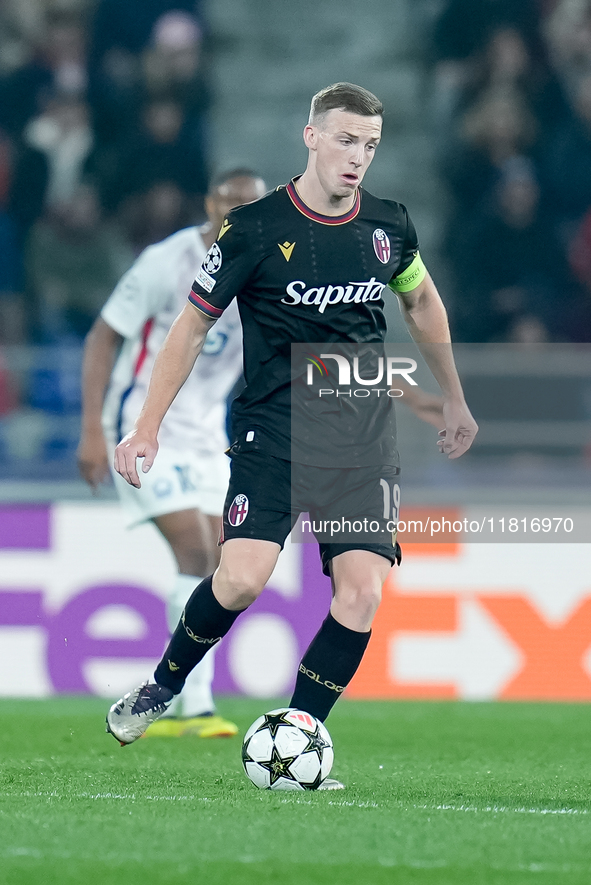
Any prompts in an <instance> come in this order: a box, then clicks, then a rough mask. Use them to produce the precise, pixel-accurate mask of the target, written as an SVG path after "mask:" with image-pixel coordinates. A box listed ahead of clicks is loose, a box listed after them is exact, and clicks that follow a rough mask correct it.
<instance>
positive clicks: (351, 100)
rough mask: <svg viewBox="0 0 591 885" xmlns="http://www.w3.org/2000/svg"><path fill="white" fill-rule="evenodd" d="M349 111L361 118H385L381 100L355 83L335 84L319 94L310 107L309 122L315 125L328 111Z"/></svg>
mask: <svg viewBox="0 0 591 885" xmlns="http://www.w3.org/2000/svg"><path fill="white" fill-rule="evenodd" d="M332 110H339V111H348V112H349V113H350V114H359V116H360V117H383V116H384V106H383V104H382V102H381V101H380V100H379V98H376V96H375V95H374V94H373V92H369V90H367V89H364V88H363V86H356V85H355V84H354V83H333V84H332V86H327V87H326V88H325V89H321V90H320V92H317V93H316V95H315V96H314V97H313V99H312V104H311V105H310V116H309V118H308V122H309V123H310V124H312V123H315V122H316V121H317V120H318V118H319V117H321V116H322V115H323V114H326V113H327V112H328V111H332Z"/></svg>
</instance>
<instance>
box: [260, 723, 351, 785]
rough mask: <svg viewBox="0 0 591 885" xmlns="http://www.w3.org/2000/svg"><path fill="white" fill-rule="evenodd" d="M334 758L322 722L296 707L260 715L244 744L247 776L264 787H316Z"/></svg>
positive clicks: (328, 769) (328, 771) (330, 741)
mask: <svg viewBox="0 0 591 885" xmlns="http://www.w3.org/2000/svg"><path fill="white" fill-rule="evenodd" d="M333 760H334V750H333V746H332V739H331V737H330V735H329V733H328V731H327V730H326V727H325V726H324V725H323V723H322V722H320V720H318V719H315V718H314V716H310V714H309V713H304V711H303V710H295V709H294V708H293V707H282V708H281V709H279V710H271V712H270V713H265V714H264V715H263V716H259V718H258V719H257V720H256V721H255V722H253V723H252V725H251V726H250V728H249V729H248V731H247V732H246V734H245V736H244V742H243V744H242V764H243V765H244V770H245V772H246V775H247V777H249V778H250V780H251V781H252V782H253V784H254V785H255V786H256V787H259V789H261V790H317V789H318V787H319V786H320V784H321V783H322V782H323V780H324V779H325V778H326V777H328V775H329V774H330V770H331V768H332V763H333Z"/></svg>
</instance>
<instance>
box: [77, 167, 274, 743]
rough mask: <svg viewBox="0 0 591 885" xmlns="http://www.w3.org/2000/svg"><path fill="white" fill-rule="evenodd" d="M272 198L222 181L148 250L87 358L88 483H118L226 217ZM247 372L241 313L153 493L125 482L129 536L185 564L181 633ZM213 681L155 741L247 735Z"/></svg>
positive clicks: (84, 454) (200, 685)
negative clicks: (150, 391) (230, 418)
mask: <svg viewBox="0 0 591 885" xmlns="http://www.w3.org/2000/svg"><path fill="white" fill-rule="evenodd" d="M264 193H265V184H264V182H263V181H262V179H261V178H259V177H258V176H257V175H255V174H253V173H252V172H250V171H249V170H245V169H236V170H234V171H232V172H229V173H226V174H225V175H222V176H220V177H218V178H217V179H216V180H214V182H213V184H212V186H211V188H210V190H209V193H208V195H207V197H206V201H205V207H206V211H207V216H208V219H209V221H208V223H207V224H205V225H203V226H202V227H190V228H187V229H186V230H182V231H179V232H178V233H176V234H173V235H172V236H171V237H168V238H167V239H166V240H164V241H163V242H161V243H157V244H156V245H154V246H150V247H148V248H147V249H146V250H145V251H144V252H143V253H142V254H141V255H140V256H139V258H138V259H137V261H136V262H135V264H134V265H133V267H132V268H131V269H130V270H129V271H128V272H127V273H126V274H125V275H124V276H123V278H122V279H121V281H120V282H119V284H118V285H117V287H116V288H115V290H114V292H113V293H112V295H111V297H110V298H109V300H108V301H107V303H106V304H105V306H104V307H103V310H102V312H101V315H100V317H99V318H98V319H97V320H96V322H95V323H94V326H93V327H92V329H91V330H90V332H89V334H88V337H87V340H86V344H85V349H84V370H83V416H82V435H81V439H80V445H79V449H78V464H79V468H80V472H81V474H82V476H83V477H84V479H85V480H86V481H87V482H88V483H89V485H91V486H92V488H93V489H95V488H96V487H97V486H98V484H99V483H100V482H101V481H102V480H104V479H105V477H106V476H107V475H108V473H109V463H112V453H113V450H114V449H115V446H116V444H117V443H118V442H119V440H120V439H121V438H122V436H124V435H125V434H126V433H128V432H129V431H130V430H131V428H132V427H133V422H134V421H135V419H136V418H137V416H138V413H139V411H140V408H141V405H142V403H143V401H144V399H145V395H146V390H147V386H148V380H149V378H150V374H151V371H152V366H153V364H154V359H155V357H156V354H157V353H158V350H159V348H160V346H161V344H162V342H163V341H164V338H165V337H166V334H167V332H168V330H169V328H170V326H171V324H172V322H173V320H174V319H175V317H176V316H177V314H179V313H180V311H181V310H182V309H183V307H184V305H185V304H186V300H187V292H188V291H189V289H190V287H191V283H192V282H193V280H194V278H195V275H196V273H197V271H198V270H199V267H200V265H201V263H202V261H203V259H204V258H205V255H206V253H207V251H208V249H209V248H210V246H211V245H212V244H213V242H214V241H215V238H216V236H217V233H218V231H219V230H220V227H221V224H222V221H223V219H224V216H225V215H226V214H227V213H228V212H229V211H230V210H231V209H233V208H234V207H235V206H239V205H241V204H243V203H250V202H251V201H253V200H256V199H258V198H259V197H261V196H263V194H264ZM118 351H120V352H119V357H118V359H117V362H116V364H115V367H114V369H113V364H114V363H115V357H116V355H117V353H118ZM241 371H242V330H241V326H240V318H239V316H238V308H237V306H236V302H234V303H233V304H232V306H231V307H230V308H229V310H227V311H226V313H225V314H224V317H223V319H222V321H221V322H220V323H218V324H217V325H216V327H215V329H211V331H210V332H209V334H208V336H207V341H206V342H205V344H204V347H203V350H202V355H201V357H200V359H199V360H198V361H197V363H196V365H195V368H194V370H193V372H192V373H191V375H190V376H189V378H188V379H187V381H186V383H185V385H184V387H183V388H182V390H180V391H179V394H178V396H177V397H176V399H175V401H174V403H173V404H172V406H171V408H170V410H169V412H168V414H167V416H166V419H165V420H164V421H163V423H162V426H161V428H160V433H159V440H160V457H159V458H158V464H157V466H156V468H155V469H154V470H153V471H152V472H151V473H150V476H149V477H146V482H145V483H143V485H142V488H141V489H135V488H133V487H132V486H130V485H128V483H126V482H125V481H124V480H123V479H122V478H121V477H120V476H119V474H117V473H115V472H114V471H113V474H114V479H115V486H116V489H117V493H118V495H119V498H120V500H121V503H122V505H123V508H124V511H125V515H126V518H127V523H128V526H129V527H131V526H134V525H138V524H139V523H142V522H145V521H147V520H151V521H152V522H153V523H154V525H155V526H156V528H157V529H158V530H159V531H160V533H161V534H162V535H163V537H164V538H165V539H166V540H167V541H168V543H169V544H170V547H171V549H172V552H173V554H174V556H175V559H176V563H177V567H178V575H177V578H176V582H175V584H174V587H173V588H172V590H171V593H170V595H169V597H168V600H167V620H168V623H169V626H170V629H171V631H172V630H174V628H175V627H176V624H177V622H178V620H179V617H180V616H181V612H182V610H183V608H184V605H185V603H186V601H187V599H188V598H189V596H190V595H191V593H192V592H193V590H194V589H195V587H196V586H197V585H198V584H199V583H200V582H201V581H202V579H203V576H204V575H208V574H210V573H211V572H212V571H213V570H214V569H215V567H216V565H217V561H218V558H219V556H218V548H217V544H216V542H217V539H218V535H219V531H220V517H221V514H222V508H223V503H224V497H225V494H226V489H227V486H228V479H229V474H230V469H229V460H228V457H227V456H226V455H225V454H224V449H226V448H227V444H228V443H227V437H226V432H225V418H226V399H227V397H228V394H229V392H230V391H231V389H232V387H233V386H234V384H235V383H236V380H237V379H238V377H239V376H240V374H241ZM107 387H108V392H107V393H106V397H105V392H106V391H107ZM101 414H102V419H101ZM212 679H213V656H212V655H208V657H207V658H205V659H204V660H203V661H202V663H200V664H199V665H198V666H197V667H196V668H195V670H194V671H193V672H192V673H191V675H190V677H189V679H188V680H187V682H186V684H185V688H184V690H183V693H182V696H181V697H180V698H179V700H178V703H177V702H175V705H174V706H173V707H171V708H170V709H169V710H168V711H167V712H168V714H169V715H168V716H166V717H163V718H162V719H161V720H160V721H159V722H156V723H154V725H153V726H152V727H151V728H150V730H149V731H148V733H147V734H148V735H171V736H172V735H180V734H196V735H199V736H200V737H221V736H230V735H234V734H236V731H237V728H236V726H235V725H234V724H233V723H231V722H228V721H226V720H224V719H223V718H222V717H221V716H219V715H217V714H216V713H215V707H214V702H213V698H212V693H211V683H212ZM181 713H182V715H181Z"/></svg>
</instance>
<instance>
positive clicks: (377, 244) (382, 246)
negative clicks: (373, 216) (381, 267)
mask: <svg viewBox="0 0 591 885" xmlns="http://www.w3.org/2000/svg"><path fill="white" fill-rule="evenodd" d="M373 250H374V252H375V253H376V255H377V256H378V258H379V260H380V261H381V262H382V264H388V262H389V261H390V240H389V239H388V236H387V234H386V232H385V231H383V230H382V228H381V227H377V228H376V229H375V230H374V232H373Z"/></svg>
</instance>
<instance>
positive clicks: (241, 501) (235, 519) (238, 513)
mask: <svg viewBox="0 0 591 885" xmlns="http://www.w3.org/2000/svg"><path fill="white" fill-rule="evenodd" d="M247 516H248V498H247V497H246V495H236V497H235V498H234V500H233V501H232V503H231V504H230V509H229V510H228V522H229V523H230V525H233V526H234V527H236V526H238V525H242V523H243V522H244V520H245V519H246V517H247Z"/></svg>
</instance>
